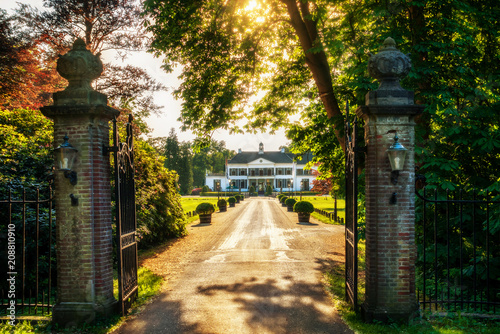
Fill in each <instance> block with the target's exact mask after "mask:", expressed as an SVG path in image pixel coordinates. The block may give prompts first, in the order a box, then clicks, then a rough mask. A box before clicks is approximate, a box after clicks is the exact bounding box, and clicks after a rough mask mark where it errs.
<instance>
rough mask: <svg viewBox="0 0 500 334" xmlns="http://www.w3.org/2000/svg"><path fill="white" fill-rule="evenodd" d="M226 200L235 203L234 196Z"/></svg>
mask: <svg viewBox="0 0 500 334" xmlns="http://www.w3.org/2000/svg"><path fill="white" fill-rule="evenodd" d="M227 201H228V203H236V198H234V197H229V198H228V199H227Z"/></svg>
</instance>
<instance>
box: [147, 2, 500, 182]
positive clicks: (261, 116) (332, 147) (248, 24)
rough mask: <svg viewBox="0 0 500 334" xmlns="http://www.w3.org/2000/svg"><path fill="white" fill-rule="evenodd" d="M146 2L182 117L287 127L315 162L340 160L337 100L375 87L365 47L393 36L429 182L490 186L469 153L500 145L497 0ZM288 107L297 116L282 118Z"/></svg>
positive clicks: (494, 150) (355, 100)
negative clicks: (177, 81)
mask: <svg viewBox="0 0 500 334" xmlns="http://www.w3.org/2000/svg"><path fill="white" fill-rule="evenodd" d="M145 9H146V11H147V13H148V14H150V15H151V17H152V19H151V20H150V21H149V22H148V24H149V30H150V31H151V32H152V33H153V35H154V40H153V44H152V45H153V47H154V48H155V49H156V50H157V52H158V54H164V55H165V56H166V63H165V68H166V69H167V70H169V69H171V68H172V66H174V65H175V64H181V65H182V66H183V73H182V76H181V79H183V84H181V86H180V88H179V89H178V90H177V92H176V93H177V95H178V96H179V97H181V98H183V100H184V101H185V102H184V104H183V111H182V115H181V118H182V120H183V121H184V123H185V126H186V127H188V128H190V129H192V130H194V131H196V132H197V133H199V134H208V135H210V133H211V131H213V130H214V129H216V128H219V127H220V128H230V129H232V130H233V131H241V129H240V128H239V127H238V126H237V124H238V123H237V122H238V121H239V120H240V119H241V118H243V117H247V118H249V119H250V123H249V124H248V125H247V129H249V130H255V129H265V128H266V127H271V130H272V129H276V128H277V127H279V126H285V127H288V128H289V131H288V136H289V138H291V139H293V141H294V143H293V145H292V147H293V151H296V150H303V149H310V148H312V149H314V152H315V156H316V157H317V159H318V160H321V161H322V162H324V164H323V166H327V165H333V164H338V163H339V159H337V158H338V157H341V155H340V156H339V154H337V153H336V147H337V146H338V145H339V144H340V146H341V147H342V142H343V137H342V134H341V133H342V131H341V129H342V127H343V124H342V123H341V121H342V118H343V117H341V113H340V109H341V108H340V107H339V104H340V103H342V104H343V103H344V102H346V100H347V101H349V102H350V103H351V105H352V108H356V106H357V105H361V104H363V103H364V96H365V94H366V92H367V91H368V90H374V89H376V88H377V83H376V82H375V80H374V79H372V78H369V77H368V76H367V73H366V72H367V71H366V65H367V61H368V51H371V52H374V53H375V52H376V50H377V48H378V47H379V46H380V45H381V44H382V42H383V40H384V39H385V38H387V37H389V36H391V37H393V38H395V39H396V42H397V44H398V47H399V49H401V50H402V51H403V52H405V53H408V52H410V53H411V55H412V60H413V63H414V67H413V69H412V71H411V72H410V74H409V75H408V77H407V78H405V79H404V80H403V83H402V84H403V86H405V87H406V88H408V89H412V90H415V92H416V100H417V101H418V103H424V104H426V105H427V108H426V111H425V113H424V115H423V116H422V117H421V118H420V119H419V125H418V127H417V135H418V138H419V140H418V142H419V147H418V149H417V161H418V162H419V165H420V166H421V171H423V172H425V173H426V174H427V176H428V180H429V182H432V183H438V182H441V181H443V180H448V182H452V183H468V184H472V183H476V182H478V183H480V184H481V185H482V186H483V187H488V186H494V185H496V186H495V187H497V188H500V185H499V184H500V183H499V182H500V181H499V180H498V177H497V176H495V175H494V174H491V173H489V172H488V171H487V170H486V169H482V170H477V168H476V169H475V168H474V167H472V166H471V164H470V161H475V162H476V163H475V164H474V165H475V166H489V165H491V163H492V161H493V162H495V161H496V159H497V157H498V150H499V148H500V141H499V140H500V139H499V137H498V127H499V123H498V108H499V103H500V90H499V86H498V84H497V83H498V82H499V81H500V78H499V75H500V68H499V66H500V65H499V62H498V58H499V57H500V51H499V50H500V30H499V29H498V26H499V24H498V17H500V6H499V5H498V1H493V0H474V1H472V0H453V1H438V0H432V1H424V0H417V1H411V2H408V1H377V0H368V1H361V0H355V1H343V0H341V1H325V0H314V1H313V0H259V1H257V0H255V1H236V0H232V1H231V0H229V1H222V0H218V1H209V2H206V1H190V2H188V3H186V1H182V0H167V1H160V0H148V1H146V2H145ZM367 32H369V33H367ZM495 59H496V60H495ZM259 91H261V92H263V93H264V94H263V95H259V97H260V96H261V97H260V99H258V101H257V102H256V103H254V104H253V108H251V109H245V108H244V105H245V104H246V103H248V102H249V101H251V99H250V96H255V95H256V93H257V92H259ZM334 96H336V98H334ZM295 112H301V113H302V115H301V116H302V119H301V121H300V123H297V124H294V125H293V126H290V124H289V121H288V119H287V117H288V116H289V115H291V114H293V113H295ZM325 139H326V140H325ZM471 147H472V148H474V149H472V150H471V149H470V148H471ZM297 153H300V152H297ZM340 160H341V159H340ZM458 161H462V162H458ZM340 166H341V165H340ZM333 169H335V168H333ZM337 169H338V168H337ZM469 175H472V176H469ZM451 180H453V181H451ZM442 184H443V186H444V187H446V183H442Z"/></svg>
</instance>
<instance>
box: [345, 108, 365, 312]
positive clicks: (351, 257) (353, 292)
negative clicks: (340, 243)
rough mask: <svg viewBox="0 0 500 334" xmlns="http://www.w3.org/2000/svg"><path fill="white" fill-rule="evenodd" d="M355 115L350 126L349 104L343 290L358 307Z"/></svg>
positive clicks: (346, 133) (346, 128) (347, 298)
mask: <svg viewBox="0 0 500 334" xmlns="http://www.w3.org/2000/svg"><path fill="white" fill-rule="evenodd" d="M357 125H358V121H357V117H354V121H353V124H352V126H351V124H350V120H349V104H347V105H346V122H345V139H346V153H345V179H346V181H345V191H346V197H345V198H346V199H345V218H346V219H345V283H346V284H345V290H346V300H347V301H348V302H350V303H351V304H352V305H353V307H354V309H355V310H357V308H358V154H359V152H361V151H363V149H362V148H360V147H359V146H358V145H357V143H356V137H357Z"/></svg>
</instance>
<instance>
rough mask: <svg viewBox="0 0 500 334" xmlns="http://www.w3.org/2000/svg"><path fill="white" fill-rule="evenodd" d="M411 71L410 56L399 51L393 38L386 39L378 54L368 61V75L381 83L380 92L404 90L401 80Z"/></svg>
mask: <svg viewBox="0 0 500 334" xmlns="http://www.w3.org/2000/svg"><path fill="white" fill-rule="evenodd" d="M410 69H411V60H410V57H409V55H405V54H404V53H402V52H401V51H399V50H398V49H397V48H396V42H395V41H394V39H393V38H391V37H388V38H386V40H385V41H384V44H383V45H382V47H380V49H379V52H378V53H377V54H375V55H373V54H370V59H369V61H368V73H369V74H370V76H371V77H373V78H375V79H377V80H378V81H379V82H380V86H379V88H378V90H385V89H391V90H393V89H403V88H401V86H400V85H399V80H400V79H401V78H404V77H405V76H407V75H408V73H409V72H410Z"/></svg>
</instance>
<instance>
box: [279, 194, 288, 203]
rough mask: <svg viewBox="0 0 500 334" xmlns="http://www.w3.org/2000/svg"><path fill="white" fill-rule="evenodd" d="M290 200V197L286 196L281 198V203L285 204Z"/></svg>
mask: <svg viewBox="0 0 500 334" xmlns="http://www.w3.org/2000/svg"><path fill="white" fill-rule="evenodd" d="M287 199H288V196H286V195H284V196H281V198H280V203H285V201H286V200H287Z"/></svg>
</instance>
